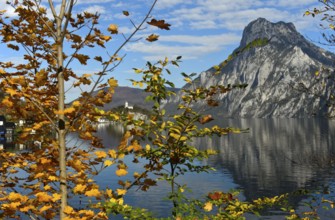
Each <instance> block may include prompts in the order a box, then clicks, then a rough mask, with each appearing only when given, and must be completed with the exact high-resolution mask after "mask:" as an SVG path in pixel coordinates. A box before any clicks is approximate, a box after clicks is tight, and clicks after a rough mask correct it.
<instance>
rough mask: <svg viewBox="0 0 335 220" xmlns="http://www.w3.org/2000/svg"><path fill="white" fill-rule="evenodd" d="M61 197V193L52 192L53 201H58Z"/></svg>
mask: <svg viewBox="0 0 335 220" xmlns="http://www.w3.org/2000/svg"><path fill="white" fill-rule="evenodd" d="M60 199H61V194H59V193H54V194H52V201H53V202H56V201H58V200H60Z"/></svg>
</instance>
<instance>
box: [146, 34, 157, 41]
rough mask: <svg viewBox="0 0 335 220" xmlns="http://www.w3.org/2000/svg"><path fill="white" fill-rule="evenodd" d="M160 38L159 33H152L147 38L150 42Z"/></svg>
mask: <svg viewBox="0 0 335 220" xmlns="http://www.w3.org/2000/svg"><path fill="white" fill-rule="evenodd" d="M158 38H159V35H156V34H151V35H150V36H148V37H147V38H146V40H147V41H149V42H154V41H156V40H158Z"/></svg>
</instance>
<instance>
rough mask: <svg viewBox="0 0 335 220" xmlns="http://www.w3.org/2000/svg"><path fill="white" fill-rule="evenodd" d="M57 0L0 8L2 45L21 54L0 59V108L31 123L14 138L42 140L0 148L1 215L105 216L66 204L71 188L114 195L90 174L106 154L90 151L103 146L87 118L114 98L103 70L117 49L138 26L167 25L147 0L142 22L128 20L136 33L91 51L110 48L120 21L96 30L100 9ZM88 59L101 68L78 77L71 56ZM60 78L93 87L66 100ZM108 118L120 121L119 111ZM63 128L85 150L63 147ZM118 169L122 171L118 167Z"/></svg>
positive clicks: (112, 82)
mask: <svg viewBox="0 0 335 220" xmlns="http://www.w3.org/2000/svg"><path fill="white" fill-rule="evenodd" d="M58 2H59V1H52V0H49V1H42V0H22V1H7V4H9V5H11V6H12V7H13V8H14V9H15V13H16V15H17V16H15V17H13V18H10V17H6V14H5V11H1V12H0V13H1V18H0V36H1V40H2V43H3V44H5V45H7V47H8V48H10V49H12V50H14V51H17V52H18V54H19V55H20V56H22V58H23V60H24V62H22V63H19V64H18V63H13V62H0V67H1V69H0V76H1V82H0V83H1V89H2V90H3V91H4V92H5V93H6V94H5V96H4V98H3V100H2V105H3V106H5V108H6V109H7V112H6V114H8V115H11V116H12V118H14V119H26V120H28V119H30V120H33V124H32V125H31V126H30V127H26V128H24V130H23V132H22V133H21V135H20V137H19V138H18V141H20V142H27V143H28V141H29V140H34V141H39V142H40V143H41V146H40V147H39V148H36V149H30V150H29V152H23V153H8V152H5V151H1V161H2V166H1V169H0V172H1V174H2V175H1V178H2V181H1V188H2V189H6V190H2V191H1V194H0V196H1V198H0V200H1V201H2V202H1V212H0V215H1V216H11V217H15V216H17V215H18V212H21V213H24V214H27V215H29V216H30V217H31V218H32V219H35V216H42V217H45V218H48V219H50V218H54V217H55V216H59V217H60V218H61V219H65V217H66V216H74V217H75V216H77V217H82V218H88V219H91V218H93V217H94V218H107V217H106V214H105V213H104V212H98V213H94V212H93V211H85V210H80V211H78V212H75V211H74V209H73V208H72V207H71V206H69V204H68V197H69V195H68V192H69V190H71V191H72V193H74V194H83V195H86V196H87V197H96V198H98V199H101V198H111V197H113V196H117V194H116V195H115V194H113V193H112V192H111V191H110V190H101V189H99V186H98V185H96V184H95V183H94V182H93V181H92V180H91V177H92V175H95V174H96V173H98V172H99V169H97V168H96V167H95V165H98V164H99V165H100V164H101V162H102V158H105V157H106V153H105V151H96V150H94V149H97V148H102V147H103V146H102V143H101V140H99V139H98V138H97V137H95V136H94V135H93V133H94V131H95V128H94V126H93V125H92V123H89V122H94V121H96V119H97V117H99V116H101V115H102V114H104V113H101V112H99V111H97V110H96V109H97V108H96V107H99V106H103V105H104V104H105V103H108V102H110V101H111V99H112V96H113V93H114V88H115V87H116V86H117V80H116V79H114V78H113V77H110V76H109V75H108V74H109V73H110V72H111V71H113V70H114V69H115V68H116V67H117V66H118V65H119V64H120V62H122V60H123V59H122V57H121V56H120V55H119V53H120V51H121V49H122V48H123V47H124V46H125V45H126V44H127V43H129V42H130V41H131V39H132V38H133V37H134V35H135V34H136V33H137V32H138V31H139V30H140V29H141V28H142V27H143V25H145V24H146V25H152V26H156V27H159V28H161V29H169V24H167V23H165V22H164V21H163V20H156V19H154V18H151V11H152V9H153V7H154V5H155V4H156V1H153V3H152V5H151V8H149V10H148V13H147V14H146V15H145V16H144V18H143V20H142V21H140V22H135V21H131V23H132V24H133V26H134V32H133V33H131V34H130V35H129V36H124V35H123V37H124V42H123V43H122V44H121V45H119V46H118V48H117V49H116V50H115V51H109V52H108V53H107V54H106V55H105V56H96V57H90V56H89V55H88V54H89V53H84V52H83V51H87V49H90V48H94V47H103V48H106V49H107V50H108V47H109V44H108V43H109V42H110V40H111V39H112V36H113V35H116V34H118V26H117V25H116V24H111V25H109V27H106V29H107V30H100V29H99V28H98V24H99V14H97V13H96V14H93V13H88V12H82V13H79V14H73V13H72V11H73V8H74V7H75V6H76V2H77V1H74V0H62V1H60V2H59V5H57V7H56V3H57V4H58ZM44 5H47V6H44ZM48 13H50V14H51V15H50V14H48ZM123 14H124V16H128V15H129V12H128V11H123ZM149 18H151V20H149ZM84 32H86V33H85V34H83V33H84ZM157 39H158V36H157V35H149V36H148V38H147V40H148V41H155V40H157ZM92 60H93V61H95V62H96V64H98V65H97V66H99V67H100V70H99V71H97V72H95V73H94V74H83V75H80V74H78V73H76V70H75V69H73V67H72V66H73V63H75V62H79V63H80V64H81V65H84V66H85V65H87V64H88V62H89V61H90V62H92ZM96 64H95V65H96ZM66 82H68V83H71V84H72V85H71V87H70V88H73V87H79V88H81V87H82V86H83V85H91V89H90V90H89V91H85V90H82V91H83V92H82V93H81V96H80V98H79V99H78V100H77V101H75V102H73V103H72V104H71V105H66V104H65V96H66V93H67V91H66V88H65V83H66ZM106 87H108V90H100V91H99V92H98V93H97V94H93V91H95V90H97V89H102V88H106ZM109 116H110V117H114V118H115V119H116V120H117V119H118V116H117V115H109ZM69 132H77V133H78V134H79V137H80V138H81V139H84V140H86V141H88V142H89V143H90V147H89V149H81V148H80V146H69V144H68V143H67V138H66V137H67V135H68V133H69ZM118 156H119V155H118V154H117V153H115V152H114V151H112V150H111V151H110V152H109V157H110V160H106V161H104V166H102V167H101V168H104V167H107V166H110V165H111V164H113V163H114V162H115V160H116V159H117V157H118ZM19 171H20V172H24V173H25V176H24V177H22V178H21V177H18V176H17V175H16V173H17V172H19ZM118 173H121V174H122V169H121V168H120V169H119V171H118ZM118 173H117V174H118ZM18 188H21V190H18ZM23 189H24V190H23ZM23 191H28V193H26V194H25V193H23ZM119 194H122V193H119Z"/></svg>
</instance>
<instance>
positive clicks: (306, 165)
mask: <svg viewBox="0 0 335 220" xmlns="http://www.w3.org/2000/svg"><path fill="white" fill-rule="evenodd" d="M211 125H214V124H211ZM220 125H221V126H224V127H237V128H249V129H250V130H249V132H247V133H242V134H230V135H227V136H222V137H212V138H199V139H196V140H194V144H195V145H196V146H197V147H198V148H199V149H214V150H218V151H219V152H220V153H219V154H218V155H215V156H213V157H211V158H210V159H209V160H207V161H203V162H202V163H205V164H208V165H211V166H213V167H214V168H215V169H216V171H213V172H211V173H203V174H187V175H185V176H183V177H179V179H178V182H179V183H180V184H187V185H188V186H189V187H190V188H191V190H192V192H193V193H192V196H193V197H195V198H199V197H203V196H205V195H207V193H208V192H209V191H213V190H223V191H228V190H230V189H239V190H241V198H242V199H245V200H247V201H251V200H252V199H255V198H258V197H262V196H275V195H280V194H283V193H286V192H295V191H297V190H299V189H309V190H318V189H320V187H322V186H327V187H330V189H332V190H333V189H335V187H334V183H335V181H334V180H335V176H334V173H335V172H334V168H333V166H334V165H335V164H334V160H332V159H334V158H335V120H327V119H222V122H220ZM122 132H123V128H122V127H121V126H114V125H101V126H99V129H98V134H99V136H100V137H102V138H103V140H104V143H105V144H106V146H107V147H111V148H113V147H115V146H117V145H118V143H119V141H120V138H121V134H122ZM332 156H333V157H332ZM129 160H130V158H129ZM129 165H131V163H130V161H129ZM138 169H139V167H134V166H133V167H130V172H129V173H132V172H133V171H136V170H138ZM110 172H113V170H106V171H105V172H103V173H102V174H101V175H100V176H99V177H97V178H96V180H97V182H99V183H100V184H101V185H104V186H110V187H113V186H116V182H117V179H116V178H115V176H114V175H111V173H110ZM167 192H169V186H168V185H167V184H165V183H159V185H158V186H157V187H153V188H151V189H150V190H149V191H148V192H141V191H136V190H132V191H131V192H130V193H129V195H128V196H127V198H126V200H127V201H128V202H129V203H130V204H131V205H134V206H138V207H143V208H147V209H150V210H153V211H154V212H155V213H156V216H158V217H163V216H168V215H169V214H170V210H169V209H170V208H171V202H170V201H166V200H164V198H166V195H167V194H166V193H167ZM304 199H305V198H304V197H297V198H295V199H294V200H293V201H291V202H292V205H293V206H295V207H296V208H298V207H301V204H302V202H303V201H305V200H304ZM301 209H304V208H303V207H301ZM275 213H276V212H272V213H265V215H275ZM277 214H278V213H277ZM326 215H328V213H326V214H324V215H323V216H322V217H323V218H322V219H335V215H332V214H331V215H330V216H329V215H328V216H326ZM277 217H278V216H277ZM277 217H275V219H277ZM252 218H253V217H252V216H249V217H248V219H252ZM255 219H256V218H255Z"/></svg>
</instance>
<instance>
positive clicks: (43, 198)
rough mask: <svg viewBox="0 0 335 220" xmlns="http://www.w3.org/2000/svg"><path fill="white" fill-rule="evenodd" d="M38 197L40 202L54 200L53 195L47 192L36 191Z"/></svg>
mask: <svg viewBox="0 0 335 220" xmlns="http://www.w3.org/2000/svg"><path fill="white" fill-rule="evenodd" d="M36 197H37V200H38V201H39V202H50V201H52V197H51V196H50V195H49V194H48V193H46V192H39V193H36Z"/></svg>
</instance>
